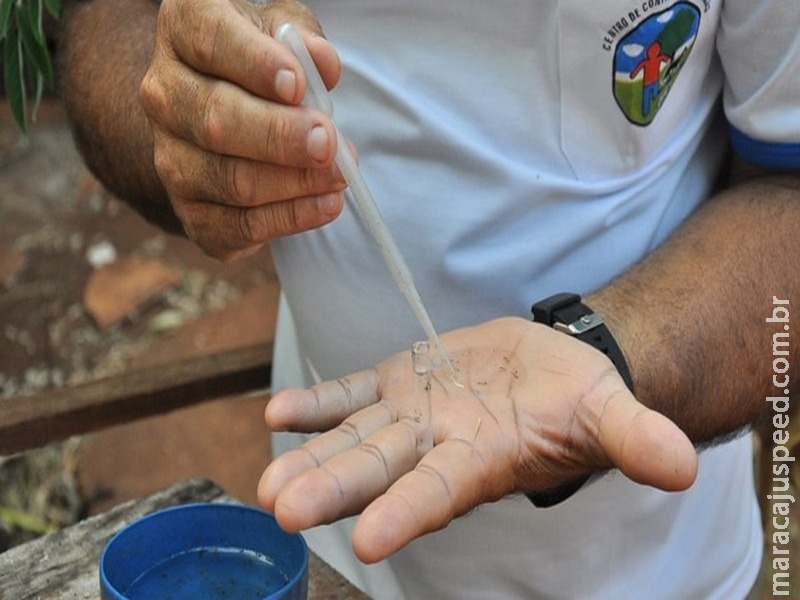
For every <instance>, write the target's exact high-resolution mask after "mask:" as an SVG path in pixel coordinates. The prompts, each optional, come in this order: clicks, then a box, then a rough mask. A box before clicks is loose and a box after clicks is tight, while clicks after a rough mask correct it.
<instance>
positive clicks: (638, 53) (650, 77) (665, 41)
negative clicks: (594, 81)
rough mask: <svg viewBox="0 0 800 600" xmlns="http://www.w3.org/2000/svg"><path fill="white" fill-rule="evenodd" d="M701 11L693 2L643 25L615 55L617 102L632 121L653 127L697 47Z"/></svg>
mask: <svg viewBox="0 0 800 600" xmlns="http://www.w3.org/2000/svg"><path fill="white" fill-rule="evenodd" d="M699 26H700V11H699V10H698V9H697V7H695V6H694V5H693V4H690V3H689V2H678V3H677V4H675V5H673V6H671V7H670V8H669V9H667V10H664V11H662V12H660V13H657V14H654V15H652V16H650V17H648V18H647V19H645V20H644V21H642V22H641V23H640V24H639V25H638V26H637V27H636V28H635V29H634V30H633V31H631V32H630V33H629V34H628V35H626V36H625V37H623V38H622V39H620V41H619V43H618V44H617V47H616V50H615V51H614V98H615V99H616V101H617V104H618V105H619V107H620V108H621V109H622V112H623V113H624V114H625V116H626V117H627V118H628V120H629V121H631V122H632V123H635V124H636V125H642V126H645V125H649V124H650V123H652V121H653V119H655V117H656V115H657V114H658V111H659V110H660V109H661V107H662V106H663V104H664V100H665V99H666V98H667V95H668V94H669V92H670V90H671V89H672V86H673V85H674V84H675V80H676V79H677V77H678V75H679V73H680V72H681V69H682V68H683V66H684V64H686V60H687V59H688V58H689V54H690V53H691V51H692V48H693V47H694V42H695V39H696V38H697V31H698V28H699Z"/></svg>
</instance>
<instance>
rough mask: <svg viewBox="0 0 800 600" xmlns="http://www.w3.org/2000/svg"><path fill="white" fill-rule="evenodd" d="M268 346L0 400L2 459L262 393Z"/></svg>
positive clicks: (269, 353)
mask: <svg viewBox="0 0 800 600" xmlns="http://www.w3.org/2000/svg"><path fill="white" fill-rule="evenodd" d="M271 362H272V344H271V343H260V344H256V345H253V346H249V347H244V348H236V349H233V350H227V351H222V352H217V353H215V354H211V355H208V356H201V357H196V358H188V359H183V360H180V361H176V362H174V363H170V364H166V365H163V366H161V365H159V366H155V367H148V368H145V369H141V370H136V371H127V372H124V373H121V374H120V375H117V376H113V377H108V378H104V379H99V380H96V381H91V382H88V383H86V384H83V385H78V386H74V387H67V388H56V389H52V390H48V391H45V392H42V393H40V394H35V395H32V396H17V397H11V398H4V399H0V455H2V454H12V453H14V452H19V451H22V450H26V449H29V448H35V447H38V446H41V445H44V444H47V443H50V442H54V441H58V440H62V439H65V438H67V437H69V436H71V435H76V434H82V433H87V432H90V431H94V430H97V429H101V428H103V427H109V426H111V425H117V424H120V423H127V422H130V421H132V420H135V419H141V418H143V417H148V416H152V415H157V414H162V413H165V412H169V411H172V410H175V409H177V408H181V407H185V406H189V405H193V404H199V403H201V402H206V401H209V400H214V399H218V398H222V397H225V396H231V395H238V394H244V393H248V392H252V391H255V390H259V389H266V388H268V387H269V384H270V365H271Z"/></svg>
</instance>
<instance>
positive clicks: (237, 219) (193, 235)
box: [173, 193, 344, 262]
mask: <svg viewBox="0 0 800 600" xmlns="http://www.w3.org/2000/svg"><path fill="white" fill-rule="evenodd" d="M343 205H344V199H343V196H342V194H341V193H339V194H327V195H325V196H320V197H316V198H300V199H298V200H287V201H284V202H273V203H270V204H264V205H261V206H256V207H252V208H246V207H236V206H225V205H221V204H216V203H212V202H195V201H185V200H182V199H173V207H174V209H175V213H176V215H178V218H179V219H180V220H181V223H182V224H183V227H184V230H185V232H186V235H187V236H188V237H189V239H191V240H192V241H193V242H194V243H195V244H197V245H198V246H199V247H200V248H202V249H203V251H204V252H206V253H207V254H208V255H209V256H213V257H214V258H217V259H219V260H221V261H225V262H228V261H232V260H236V259H239V258H242V257H243V256H247V255H249V254H252V253H253V252H254V251H255V250H257V249H258V248H260V247H262V246H263V245H264V244H265V243H267V242H269V241H271V240H273V239H275V238H277V237H281V236H285V235H291V234H294V233H298V232H301V231H308V230H310V229H314V228H316V227H320V226H322V225H325V224H326V223H329V222H330V221H332V220H333V219H334V218H335V217H336V215H338V214H339V212H341V210H342V206H343Z"/></svg>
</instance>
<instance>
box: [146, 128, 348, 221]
mask: <svg viewBox="0 0 800 600" xmlns="http://www.w3.org/2000/svg"><path fill="white" fill-rule="evenodd" d="M157 139H158V143H157V144H156V146H155V152H154V164H155V169H156V172H157V173H158V176H159V178H160V179H161V181H162V183H163V184H164V186H165V187H166V188H167V189H168V190H169V191H170V194H172V195H173V196H176V197H179V198H187V199H192V200H195V199H196V200H206V201H210V202H217V203H220V204H229V205H232V206H249V207H253V206H257V205H259V204H264V203H267V202H274V201H278V200H290V199H293V198H301V197H305V196H317V195H321V194H329V193H332V192H340V191H342V190H344V188H345V187H346V185H347V184H346V182H345V181H344V178H343V177H342V175H341V173H340V172H339V170H338V169H337V168H335V167H331V168H327V169H303V168H290V167H283V166H280V165H276V164H270V163H264V162H258V161H254V160H248V159H244V158H235V157H233V156H229V155H223V154H214V153H211V152H206V151H204V150H201V149H200V148H198V147H196V146H193V145H191V144H188V143H186V142H184V141H182V140H179V139H175V138H173V137H171V136H167V135H158V136H157ZM337 214H338V213H337Z"/></svg>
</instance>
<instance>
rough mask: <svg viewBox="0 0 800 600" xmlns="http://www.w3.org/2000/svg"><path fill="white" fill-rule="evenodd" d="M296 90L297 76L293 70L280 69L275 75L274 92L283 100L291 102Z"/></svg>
mask: <svg viewBox="0 0 800 600" xmlns="http://www.w3.org/2000/svg"><path fill="white" fill-rule="evenodd" d="M296 91H297V77H295V75H294V71H290V70H289V69H280V70H279V71H278V73H277V74H276V75H275V93H276V94H278V98H280V99H281V100H283V101H284V102H292V101H293V100H294V96H295V93H296Z"/></svg>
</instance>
